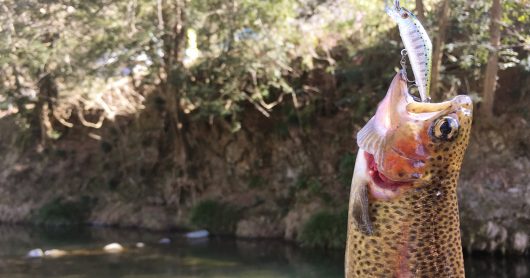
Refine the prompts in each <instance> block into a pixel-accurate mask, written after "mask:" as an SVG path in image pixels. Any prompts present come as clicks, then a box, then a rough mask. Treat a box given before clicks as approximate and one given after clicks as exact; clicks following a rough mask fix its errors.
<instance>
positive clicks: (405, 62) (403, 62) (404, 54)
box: [399, 49, 415, 83]
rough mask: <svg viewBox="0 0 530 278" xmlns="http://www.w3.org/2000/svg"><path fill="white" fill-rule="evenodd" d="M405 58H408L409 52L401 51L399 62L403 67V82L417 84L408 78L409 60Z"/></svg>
mask: <svg viewBox="0 0 530 278" xmlns="http://www.w3.org/2000/svg"><path fill="white" fill-rule="evenodd" d="M405 56H407V50H406V49H402V50H401V60H400V61H399V64H400V65H401V68H402V71H401V77H402V78H403V80H405V81H407V82H408V83H415V82H414V81H413V80H409V78H408V77H407V60H406V59H405Z"/></svg>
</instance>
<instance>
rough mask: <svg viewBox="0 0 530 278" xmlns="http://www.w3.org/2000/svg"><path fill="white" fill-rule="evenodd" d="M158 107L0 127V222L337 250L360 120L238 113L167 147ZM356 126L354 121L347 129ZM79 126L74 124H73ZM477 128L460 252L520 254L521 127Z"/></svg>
mask: <svg viewBox="0 0 530 278" xmlns="http://www.w3.org/2000/svg"><path fill="white" fill-rule="evenodd" d="M156 105H157V104H156V100H153V99H151V100H149V99H148V100H147V101H146V109H144V110H142V111H141V112H140V114H139V115H137V116H135V117H129V118H127V117H122V118H117V119H116V120H115V121H109V120H106V121H105V122H104V124H103V126H102V127H101V128H99V129H94V128H86V127H82V126H74V127H73V128H70V129H66V130H65V131H64V132H63V134H62V135H61V136H60V138H58V139H57V140H55V141H53V142H50V143H49V144H48V145H46V146H42V145H38V144H32V143H31V141H30V140H27V141H25V138H26V137H25V131H24V130H23V129H22V128H20V127H19V126H18V125H17V124H16V123H15V122H14V121H13V120H12V119H11V118H9V117H4V118H2V119H0V125H1V129H2V130H10V131H11V132H9V133H2V136H1V140H0V150H1V152H2V154H3V159H2V161H0V169H1V170H0V177H1V180H2V184H1V185H0V196H1V197H0V198H1V202H0V204H1V205H0V222H3V223H34V224H38V225H45V226H61V225H77V224H91V225H96V226H115V227H139V228H144V229H149V230H159V231H167V230H171V229H176V228H190V229H195V228H206V229H208V230H210V231H211V232H213V233H214V234H226V235H234V236H237V237H242V238H280V239H284V240H288V241H294V242H298V243H300V244H302V245H308V246H320V247H326V248H340V247H341V245H342V243H343V242H344V237H345V232H346V224H345V223H346V220H345V217H346V210H345V209H346V206H347V203H348V198H349V196H348V195H349V183H350V180H351V174H352V171H353V165H354V158H355V153H356V149H355V143H354V142H355V141H354V135H355V133H356V132H357V130H358V129H359V128H360V127H361V125H362V123H363V121H365V120H366V119H364V118H359V116H357V115H359V113H358V111H357V110H356V109H354V108H353V107H348V106H342V107H341V109H340V110H334V112H333V113H328V114H321V113H312V114H311V113H309V114H307V115H306V116H304V117H298V118H297V119H302V121H301V122H300V121H293V119H292V118H290V117H289V116H283V115H285V113H283V114H278V115H273V117H272V118H269V119H267V118H264V117H263V116H262V115H261V114H259V113H258V112H255V111H249V112H246V113H245V115H244V117H243V120H242V122H241V129H240V130H239V131H238V132H233V130H232V127H231V126H230V125H227V123H226V122H224V121H222V120H215V121H213V122H206V121H202V120H199V121H190V122H188V123H187V125H186V127H185V129H184V133H183V134H184V135H179V136H178V137H177V138H171V137H168V134H167V133H166V131H165V129H164V127H163V115H162V114H161V113H162V112H159V111H160V110H157V109H156ZM352 119H354V120H352ZM69 120H70V121H71V122H75V118H73V119H69ZM498 123H502V124H499V125H493V126H484V125H475V126H474V130H473V132H472V138H471V142H470V146H469V150H468V152H467V153H466V159H465V161H464V166H463V169H462V175H461V178H460V182H459V192H458V193H459V200H460V204H459V205H460V212H461V226H462V231H463V233H462V237H463V246H464V248H465V249H466V250H467V251H468V252H475V251H485V252H493V253H497V252H498V253H503V254H505V253H506V254H508V253H510V254H511V253H513V254H527V253H528V241H529V234H528V231H529V229H528V227H530V224H529V223H530V215H529V214H528V213H526V212H527V211H528V209H529V206H530V189H529V187H530V171H529V169H530V158H529V156H528V150H529V146H528V145H527V141H526V140H525V138H530V137H529V135H528V132H529V131H528V130H527V128H526V127H527V124H528V123H527V120H526V118H524V117H522V116H520V115H519V114H504V115H503V117H502V118H500V119H498Z"/></svg>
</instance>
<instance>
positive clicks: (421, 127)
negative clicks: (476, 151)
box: [345, 72, 473, 278]
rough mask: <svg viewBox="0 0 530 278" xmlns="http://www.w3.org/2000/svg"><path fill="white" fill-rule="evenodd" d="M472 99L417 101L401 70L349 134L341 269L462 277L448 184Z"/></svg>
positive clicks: (351, 273)
mask: <svg viewBox="0 0 530 278" xmlns="http://www.w3.org/2000/svg"><path fill="white" fill-rule="evenodd" d="M472 111H473V105H472V102H471V99H470V98H469V97H468V96H464V95H459V96H456V97H454V98H453V99H451V100H448V101H445V102H441V103H427V102H418V101H416V100H414V98H413V97H412V96H411V95H410V94H409V92H408V87H407V81H406V80H405V79H403V74H402V72H400V73H397V74H396V76H395V77H394V79H393V81H392V84H391V85H390V88H389V89H388V92H387V94H386V96H385V98H384V99H383V100H382V101H381V103H380V104H379V106H378V108H377V112H376V114H375V115H374V117H372V118H371V119H370V120H369V121H368V123H367V124H366V125H365V126H364V127H363V128H362V129H361V130H360V131H359V133H358V134H357V144H358V145H359V152H358V154H357V160H356V162H355V170H354V174H353V180H352V187H351V194H350V205H349V216H348V241H347V245H346V261H345V272H346V277H347V278H353V277H363V278H369V277H401V278H404V277H436V278H439V277H451V278H455V277H464V261H463V257H462V247H461V242H460V222H459V216H458V204H457V196H456V182H457V180H458V175H459V172H460V167H461V164H462V159H463V156H464V151H465V149H466V147H467V143H468V139H469V134H470V129H471V121H472Z"/></svg>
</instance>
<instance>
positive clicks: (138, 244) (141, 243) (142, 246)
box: [136, 242, 145, 248]
mask: <svg viewBox="0 0 530 278" xmlns="http://www.w3.org/2000/svg"><path fill="white" fill-rule="evenodd" d="M144 247H145V243H143V242H137V243H136V248H144Z"/></svg>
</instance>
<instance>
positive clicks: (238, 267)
mask: <svg viewBox="0 0 530 278" xmlns="http://www.w3.org/2000/svg"><path fill="white" fill-rule="evenodd" d="M166 237H167V238H170V239H171V242H170V243H169V244H162V243H159V240H160V239H161V238H166ZM111 242H119V243H121V244H122V245H123V246H124V247H125V251H124V252H122V253H119V254H107V253H104V252H103V251H102V247H103V246H104V245H106V244H108V243H111ZM137 242H143V243H144V244H145V247H143V248H137V247H136V246H135V244H136V243H137ZM34 248H42V249H43V250H46V249H62V250H66V251H68V252H77V253H78V254H77V255H66V256H62V257H59V258H31V259H30V258H26V257H25V255H26V253H27V252H28V251H29V250H31V249H34ZM0 277H9V278H29V277H32V278H33V277H65V278H66V277H68V278H77V277H102V278H103V277H130V278H132V277H136V278H140V277H142V278H155V277H190V278H191V277H248V278H258V277H259V278H273V277H279V278H281V277H308V278H310V277H330V278H333V277H343V254H342V251H336V250H335V251H323V250H315V249H304V248H299V247H296V246H294V245H292V244H289V243H285V242H282V241H271V240H266V241H256V240H235V239H230V238H210V239H206V240H187V239H184V238H183V237H181V236H179V235H178V233H153V232H146V231H138V230H122V229H108V228H83V229H78V230H66V231H65V230H58V229H54V230H43V229H36V228H29V227H21V226H0ZM466 277H471V278H474V277H477V278H478V277H480V278H489V277H492V278H493V277H495V278H508V277H509V278H512V277H514V278H523V277H530V258H529V257H494V256H484V255H482V256H479V255H473V256H466Z"/></svg>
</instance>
